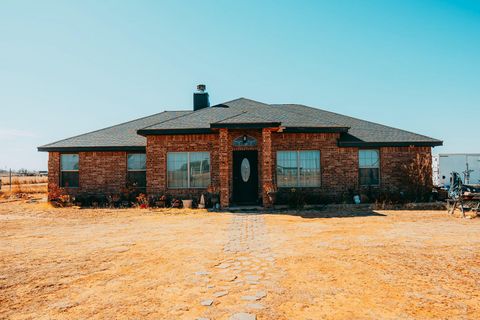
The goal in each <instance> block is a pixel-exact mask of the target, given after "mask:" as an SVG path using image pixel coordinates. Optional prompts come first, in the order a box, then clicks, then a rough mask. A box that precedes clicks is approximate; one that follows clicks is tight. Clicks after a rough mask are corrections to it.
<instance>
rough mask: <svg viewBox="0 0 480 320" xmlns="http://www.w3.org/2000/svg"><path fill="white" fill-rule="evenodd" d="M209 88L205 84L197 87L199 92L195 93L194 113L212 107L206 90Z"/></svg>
mask: <svg viewBox="0 0 480 320" xmlns="http://www.w3.org/2000/svg"><path fill="white" fill-rule="evenodd" d="M206 89H207V86H206V85H204V84H199V85H197V92H194V93H193V111H197V110H200V109H204V108H208V107H210V101H209V99H208V92H206V91H205V90H206Z"/></svg>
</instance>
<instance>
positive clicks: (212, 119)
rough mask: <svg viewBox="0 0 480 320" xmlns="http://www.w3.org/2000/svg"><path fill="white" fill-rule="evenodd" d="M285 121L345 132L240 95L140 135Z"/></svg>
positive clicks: (285, 122)
mask: <svg viewBox="0 0 480 320" xmlns="http://www.w3.org/2000/svg"><path fill="white" fill-rule="evenodd" d="M222 123H223V124H252V125H253V124H266V123H275V124H279V123H280V124H281V125H282V126H284V127H308V128H338V129H339V131H344V130H346V129H348V128H346V127H345V126H343V125H340V124H337V123H335V122H332V121H329V120H327V119H322V118H318V117H317V118H316V119H312V118H311V117H309V116H308V115H305V114H301V113H298V112H291V111H290V110H288V109H284V108H278V107H274V106H272V105H269V104H265V103H261V102H257V101H253V100H250V99H245V98H240V99H236V100H232V101H229V102H224V103H222V104H220V105H216V106H213V107H211V108H205V109H201V110H198V111H196V112H193V113H190V114H186V115H184V116H182V117H179V118H176V119H172V120H170V121H165V122H162V123H158V124H154V125H152V126H149V127H146V128H143V129H142V130H140V131H139V133H140V134H149V133H150V134H152V133H156V134H159V133H162V132H166V133H174V132H175V130H185V129H200V128H202V129H210V128H212V127H216V126H218V124H222Z"/></svg>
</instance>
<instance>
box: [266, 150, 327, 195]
mask: <svg viewBox="0 0 480 320" xmlns="http://www.w3.org/2000/svg"><path fill="white" fill-rule="evenodd" d="M311 151H315V152H318V171H319V175H320V177H319V178H320V179H319V181H318V185H316V186H305V185H301V184H300V180H301V179H300V176H301V175H300V153H301V152H311ZM279 152H295V154H296V155H297V156H296V161H297V174H296V177H297V178H296V181H297V183H296V185H292V186H280V185H279V184H278V172H277V168H278V153H279ZM275 160H276V161H275V176H276V179H277V187H278V188H320V187H321V186H322V152H321V150H318V149H317V150H315V149H308V150H277V151H276V159H275Z"/></svg>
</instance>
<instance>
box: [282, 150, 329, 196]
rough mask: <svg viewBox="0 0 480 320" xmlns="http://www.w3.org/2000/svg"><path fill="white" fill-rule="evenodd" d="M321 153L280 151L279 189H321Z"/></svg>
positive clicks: (312, 151)
mask: <svg viewBox="0 0 480 320" xmlns="http://www.w3.org/2000/svg"><path fill="white" fill-rule="evenodd" d="M320 176H321V174H320V151H318V150H311V151H278V152H277V185H278V186H279V187H319V186H320Z"/></svg>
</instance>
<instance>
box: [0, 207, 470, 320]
mask: <svg viewBox="0 0 480 320" xmlns="http://www.w3.org/2000/svg"><path fill="white" fill-rule="evenodd" d="M241 312H245V313H248V314H250V315H256V317H257V319H478V317H479V315H480V219H472V220H466V219H458V218H452V217H449V216H448V215H447V214H446V213H445V212H428V211H415V212H414V211H409V212H406V211H404V212H398V211H397V212H392V211H378V212H373V213H367V214H365V215H363V216H361V215H358V216H355V217H343V218H340V217H338V218H335V217H333V218H303V217H301V216H292V215H278V214H277V215H267V214H266V215H234V214H227V213H207V212H204V211H190V212H187V211H175V210H167V211H153V210H152V211H150V210H141V209H128V210H108V209H102V210H91V209H53V208H51V207H49V206H48V205H47V204H45V203H26V202H23V201H20V202H18V201H17V202H10V203H2V204H0V318H6V319H79V318H82V319H86V318H93V319H114V318H115V319H127V318H128V319H132V318H134V319H197V318H201V319H203V318H206V319H230V317H232V315H235V314H237V313H241ZM237 316H238V319H249V318H248V317H247V315H245V314H243V316H244V318H241V317H240V316H239V315H238V314H237ZM232 319H235V317H234V318H232ZM250 319H253V317H250Z"/></svg>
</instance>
